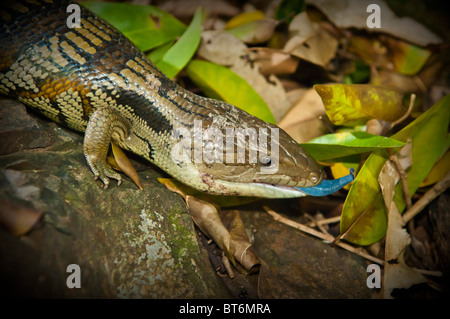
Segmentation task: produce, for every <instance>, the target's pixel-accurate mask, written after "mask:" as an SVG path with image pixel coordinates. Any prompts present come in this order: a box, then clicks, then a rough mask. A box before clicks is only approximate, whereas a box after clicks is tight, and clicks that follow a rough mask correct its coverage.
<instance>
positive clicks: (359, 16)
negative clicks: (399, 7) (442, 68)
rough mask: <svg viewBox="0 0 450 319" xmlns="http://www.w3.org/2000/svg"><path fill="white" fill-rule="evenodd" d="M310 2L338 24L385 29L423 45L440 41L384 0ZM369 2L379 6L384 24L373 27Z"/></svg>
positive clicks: (348, 26) (387, 31)
mask: <svg viewBox="0 0 450 319" xmlns="http://www.w3.org/2000/svg"><path fill="white" fill-rule="evenodd" d="M307 2H308V4H311V5H313V6H315V7H317V8H318V9H319V10H320V11H322V12H323V13H324V14H325V15H326V16H327V17H328V18H329V19H330V20H331V21H332V22H333V23H334V24H335V25H336V26H337V27H338V28H344V29H346V28H351V27H354V28H358V29H365V30H367V31H369V32H383V33H388V34H391V35H394V36H396V37H398V38H401V39H404V40H407V41H409V42H412V43H415V44H417V45H420V46H427V45H429V44H439V43H441V42H442V39H441V38H439V37H438V36H437V35H435V34H434V33H432V32H430V31H429V30H428V29H427V28H425V27H424V26H423V25H421V24H420V23H418V22H417V21H415V20H413V19H411V18H409V17H402V18H399V17H397V16H396V15H395V14H394V12H392V10H391V9H390V8H389V6H388V5H387V4H386V3H385V2H384V1H382V0H360V1H354V0H340V1H335V0H308V1H307ZM370 4H377V5H379V7H380V12H381V13H380V22H381V23H380V24H381V28H374V29H371V28H369V27H368V26H367V18H368V17H369V15H370V14H371V13H370V12H369V13H367V11H366V9H367V7H368V6H369V5H370Z"/></svg>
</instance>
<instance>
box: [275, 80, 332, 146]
mask: <svg viewBox="0 0 450 319" xmlns="http://www.w3.org/2000/svg"><path fill="white" fill-rule="evenodd" d="M320 117H324V118H326V112H325V108H324V106H323V103H322V99H321V98H320V96H319V94H317V92H316V91H315V90H314V89H313V88H311V89H309V90H308V91H307V92H306V93H304V94H303V95H302V98H301V99H300V100H299V101H298V102H297V103H296V104H295V105H294V106H293V107H292V108H291V109H290V110H289V112H288V113H287V114H286V115H285V117H284V118H283V119H282V120H281V121H280V122H279V123H278V126H279V127H281V128H282V129H283V130H285V131H286V133H288V134H289V135H290V136H291V137H292V138H293V139H294V140H295V141H297V142H298V143H305V142H308V141H310V140H311V139H313V138H315V137H319V136H322V135H323V134H324V133H325V132H326V127H325V124H324V122H323V120H321V119H320Z"/></svg>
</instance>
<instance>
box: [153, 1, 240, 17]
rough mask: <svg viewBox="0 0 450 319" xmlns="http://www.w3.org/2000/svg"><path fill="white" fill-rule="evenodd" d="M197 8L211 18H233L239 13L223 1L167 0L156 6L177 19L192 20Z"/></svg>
mask: <svg viewBox="0 0 450 319" xmlns="http://www.w3.org/2000/svg"><path fill="white" fill-rule="evenodd" d="M198 7H202V8H203V10H204V11H205V12H206V13H207V15H212V16H215V15H222V16H226V17H233V16H235V15H237V14H239V12H240V9H239V8H237V7H235V6H233V5H231V4H230V3H229V2H228V1H224V0H215V1H210V0H169V1H164V2H163V3H161V5H159V6H158V8H160V9H161V10H163V11H166V12H169V13H171V14H173V15H174V16H176V17H178V18H192V16H193V15H194V12H195V10H196V9H197V8H198Z"/></svg>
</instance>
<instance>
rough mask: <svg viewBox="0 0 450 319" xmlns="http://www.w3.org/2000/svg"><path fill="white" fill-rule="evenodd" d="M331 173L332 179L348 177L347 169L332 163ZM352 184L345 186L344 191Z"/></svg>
mask: <svg viewBox="0 0 450 319" xmlns="http://www.w3.org/2000/svg"><path fill="white" fill-rule="evenodd" d="M331 173H332V174H333V177H334V179H338V178H341V177H344V176H346V175H348V167H346V166H345V165H344V164H342V163H334V164H333V165H331ZM352 183H353V182H352ZM352 183H349V184H347V185H345V186H344V189H346V190H349V189H350V186H351V185H352Z"/></svg>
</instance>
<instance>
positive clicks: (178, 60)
mask: <svg viewBox="0 0 450 319" xmlns="http://www.w3.org/2000/svg"><path fill="white" fill-rule="evenodd" d="M203 18H204V14H203V11H202V10H201V7H200V8H198V9H197V10H196V11H195V14H194V17H193V18H192V22H191V24H190V25H189V27H188V28H187V30H186V32H184V34H183V35H182V36H181V37H180V39H179V40H178V41H177V42H176V43H175V44H174V45H173V46H172V47H171V48H170V49H169V50H168V51H167V52H166V54H164V56H163V57H162V58H161V59H160V60H159V61H157V62H156V66H157V67H158V68H159V69H160V70H161V71H162V72H163V73H164V74H165V75H166V76H168V77H169V78H171V79H172V78H173V77H175V75H177V74H178V72H180V71H181V69H183V68H184V67H185V65H186V64H187V63H188V62H189V60H190V59H191V58H192V56H193V55H194V53H195V51H196V50H197V47H198V45H199V44H200V40H201V33H202V22H203Z"/></svg>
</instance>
